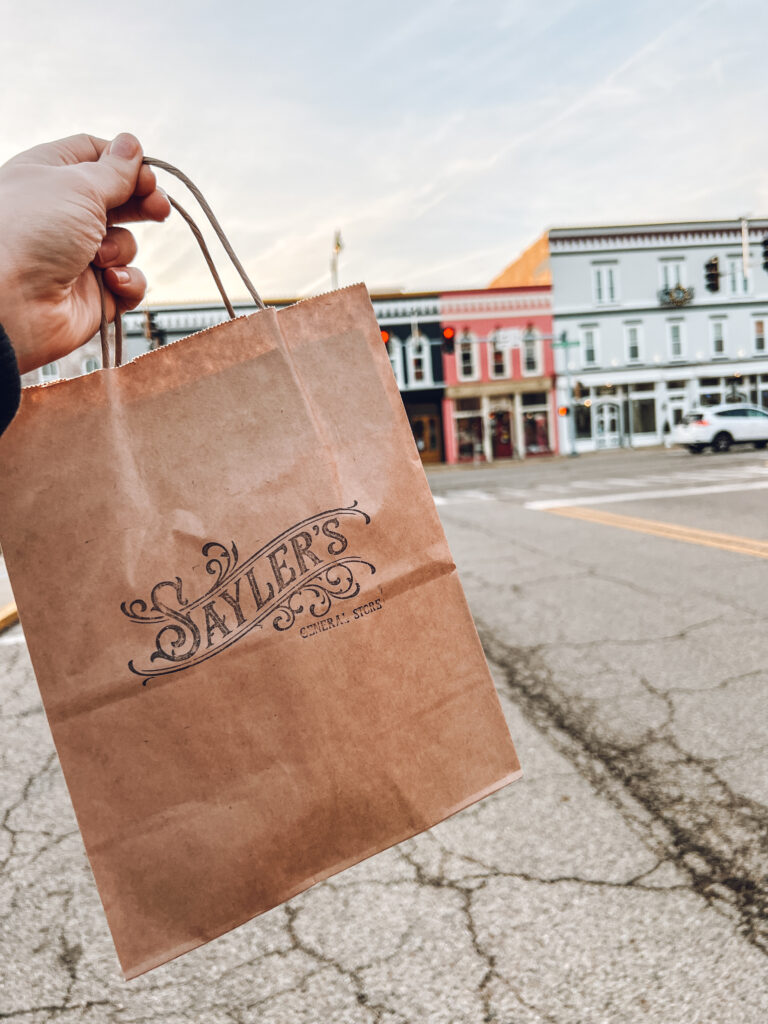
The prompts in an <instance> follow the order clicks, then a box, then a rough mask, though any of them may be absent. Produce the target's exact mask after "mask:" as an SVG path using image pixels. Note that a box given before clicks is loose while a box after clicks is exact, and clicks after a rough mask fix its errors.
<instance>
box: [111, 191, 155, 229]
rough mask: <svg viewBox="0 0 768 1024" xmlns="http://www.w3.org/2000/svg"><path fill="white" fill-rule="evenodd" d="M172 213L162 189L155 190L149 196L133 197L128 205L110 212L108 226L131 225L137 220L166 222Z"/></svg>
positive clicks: (124, 204) (125, 204)
mask: <svg viewBox="0 0 768 1024" xmlns="http://www.w3.org/2000/svg"><path fill="white" fill-rule="evenodd" d="M170 212H171V204H170V203H169V202H168V197H167V196H166V194H165V192H163V191H162V189H155V191H154V192H152V193H151V194H150V195H148V196H143V197H142V196H132V197H131V198H130V199H129V200H128V202H127V203H122V204H121V205H120V206H117V207H115V209H114V210H110V211H109V212H108V214H107V223H108V224H129V223H130V222H131V221H137V220H157V221H160V220H165V218H166V217H167V216H168V214H169V213H170Z"/></svg>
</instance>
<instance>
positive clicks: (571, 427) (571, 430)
mask: <svg viewBox="0 0 768 1024" xmlns="http://www.w3.org/2000/svg"><path fill="white" fill-rule="evenodd" d="M578 344H579V342H578V341H568V335H567V333H566V332H565V331H563V333H562V334H561V335H560V341H553V342H552V348H554V349H558V348H560V349H562V350H563V358H564V359H565V386H566V389H567V392H568V439H569V441H570V442H571V450H570V452H569V453H568V454H569V455H571V456H574V455H578V454H579V453H578V452H577V451H576V424H575V423H574V420H573V388H572V387H571V368H570V366H569V364H568V349H569V348H577V347H578Z"/></svg>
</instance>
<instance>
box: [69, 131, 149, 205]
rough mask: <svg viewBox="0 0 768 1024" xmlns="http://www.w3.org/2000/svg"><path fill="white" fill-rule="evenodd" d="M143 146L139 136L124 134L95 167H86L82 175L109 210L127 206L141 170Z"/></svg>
mask: <svg viewBox="0 0 768 1024" xmlns="http://www.w3.org/2000/svg"><path fill="white" fill-rule="evenodd" d="M141 158H142V152H141V144H140V143H139V140H138V139H137V138H136V136H135V135H129V134H127V133H125V132H124V133H122V134H121V135H118V136H117V137H116V138H114V139H112V141H111V142H110V143H109V145H107V146H106V147H105V148H104V149H103V150H102V152H101V154H100V156H99V159H98V160H97V161H96V162H95V163H87V162H86V163H82V164H80V167H79V168H78V171H79V173H80V174H82V176H83V177H84V178H86V180H87V181H88V183H89V185H90V187H91V189H92V190H93V192H94V193H95V195H96V197H98V199H100V200H101V202H102V203H103V205H104V208H105V210H111V209H114V207H116V206H120V205H122V204H123V203H127V202H128V200H129V199H130V198H131V196H132V195H133V191H134V189H135V188H136V182H137V180H138V177H139V171H140V170H141Z"/></svg>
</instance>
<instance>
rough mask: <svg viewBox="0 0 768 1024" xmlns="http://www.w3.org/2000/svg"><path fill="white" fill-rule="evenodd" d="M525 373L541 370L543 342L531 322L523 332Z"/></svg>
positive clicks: (532, 373) (533, 373) (531, 373)
mask: <svg viewBox="0 0 768 1024" xmlns="http://www.w3.org/2000/svg"><path fill="white" fill-rule="evenodd" d="M522 355H523V359H522V362H523V373H524V374H528V375H534V376H535V375H536V374H537V373H540V372H541V344H540V338H539V334H538V331H537V330H536V328H535V327H533V325H532V324H529V325H528V327H527V328H526V329H525V332H524V333H523V352H522Z"/></svg>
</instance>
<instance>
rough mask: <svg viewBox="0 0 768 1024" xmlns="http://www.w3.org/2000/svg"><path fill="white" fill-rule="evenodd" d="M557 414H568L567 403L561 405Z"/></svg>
mask: <svg viewBox="0 0 768 1024" xmlns="http://www.w3.org/2000/svg"><path fill="white" fill-rule="evenodd" d="M557 415H558V416H567V415H568V406H567V405H561V406H560V407H559V409H558V410H557Z"/></svg>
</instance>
